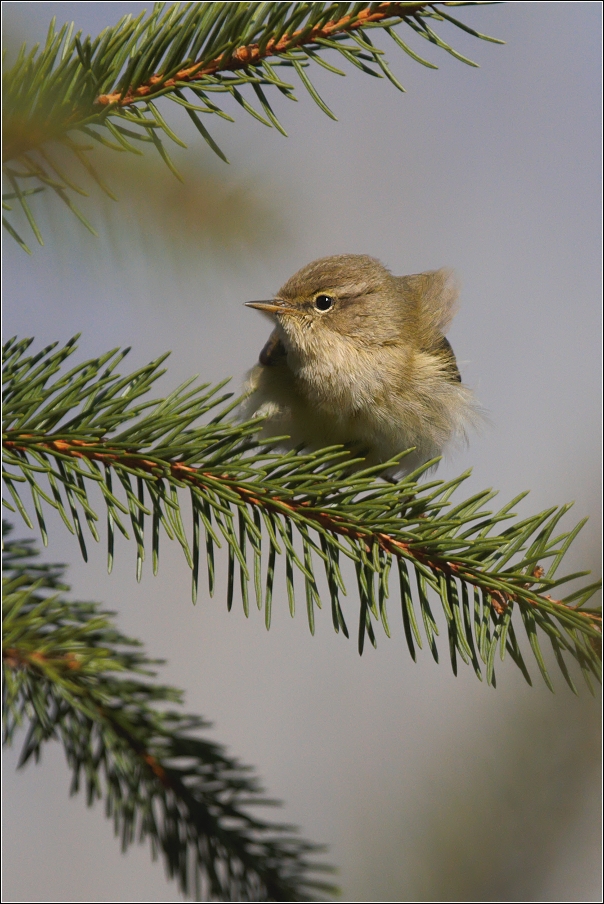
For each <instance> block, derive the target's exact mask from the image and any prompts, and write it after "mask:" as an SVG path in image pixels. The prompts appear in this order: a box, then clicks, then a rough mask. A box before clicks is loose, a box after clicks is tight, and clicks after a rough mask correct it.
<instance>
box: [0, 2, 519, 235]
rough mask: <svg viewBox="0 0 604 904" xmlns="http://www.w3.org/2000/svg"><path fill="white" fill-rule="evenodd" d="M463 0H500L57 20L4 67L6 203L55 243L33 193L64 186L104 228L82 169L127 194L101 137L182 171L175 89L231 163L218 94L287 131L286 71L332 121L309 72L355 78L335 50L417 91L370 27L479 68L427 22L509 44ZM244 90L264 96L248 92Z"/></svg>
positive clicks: (187, 10)
mask: <svg viewBox="0 0 604 904" xmlns="http://www.w3.org/2000/svg"><path fill="white" fill-rule="evenodd" d="M460 5H470V6H483V5H489V4H485V3H482V2H475V3H465V4H460V3H453V2H439V3H412V2H406V3H405V2H403V3H366V2H361V3H332V2H327V3H325V2H320V3H307V2H302V3H259V2H252V3H227V2H202V3H185V4H180V3H176V4H174V5H172V6H167V5H166V4H165V3H157V4H155V7H154V9H153V11H152V12H151V14H150V15H149V16H147V17H145V14H144V13H142V14H141V15H140V16H138V17H137V18H132V16H125V17H124V18H123V19H122V20H120V22H118V24H117V25H115V26H113V27H112V28H107V29H105V30H104V31H103V32H102V33H101V34H100V35H99V36H98V37H96V38H93V37H90V36H88V37H83V36H82V34H81V32H78V33H77V34H74V33H73V24H72V25H64V26H63V27H62V28H61V29H60V30H58V31H57V30H56V27H55V22H54V20H53V21H52V23H51V25H50V28H49V30H48V36H47V40H46V43H45V45H44V46H43V47H42V48H40V47H38V45H36V46H35V47H34V48H33V49H32V50H31V51H29V52H28V51H27V48H26V47H25V46H23V47H22V48H21V50H20V52H19V55H18V57H17V59H16V61H15V63H14V64H13V66H12V67H11V68H10V69H9V71H7V72H6V73H5V76H4V104H3V135H4V146H3V153H4V157H3V172H4V175H5V178H6V179H7V181H8V184H9V185H10V191H9V192H8V193H7V194H6V195H5V196H4V208H5V209H6V210H7V211H8V212H11V211H12V207H13V204H12V203H11V202H17V204H18V206H19V207H20V209H21V211H22V212H23V214H24V215H25V217H26V219H27V222H28V224H29V226H30V228H31V230H32V232H33V234H34V237H35V238H36V240H37V241H38V242H39V243H40V244H42V241H43V240H42V235H41V232H40V229H39V226H38V224H37V221H36V218H35V215H34V211H33V210H32V207H31V205H30V202H29V200H28V198H29V196H30V195H32V194H34V193H36V192H39V191H41V190H44V191H51V192H53V193H54V194H55V195H56V196H57V197H58V198H59V199H60V200H61V201H62V202H63V203H64V204H65V205H66V206H67V207H68V208H69V209H70V210H71V211H72V213H74V215H75V216H76V217H78V218H79V219H80V221H81V222H82V223H83V225H84V226H86V228H87V229H89V230H90V231H91V232H93V233H94V232H95V230H94V227H93V226H92V225H91V223H89V222H88V220H87V218H86V217H85V216H84V214H83V213H82V212H81V210H80V209H79V207H78V206H77V205H76V204H75V203H74V199H73V195H74V194H76V195H80V196H81V195H84V196H86V195H87V194H88V192H87V190H86V189H85V188H84V187H83V186H82V184H81V182H82V177H81V172H78V169H79V170H80V171H81V170H83V171H84V172H85V173H86V174H87V176H88V177H89V179H91V180H92V182H93V183H95V184H96V185H97V186H98V187H99V188H100V189H101V190H102V191H104V192H105V193H106V194H107V195H108V196H109V197H115V196H114V194H113V192H112V189H111V188H110V187H109V185H108V184H106V181H105V179H104V178H103V177H102V176H101V174H100V173H99V171H98V168H97V166H95V165H93V163H92V160H91V152H92V151H93V150H94V149H95V146H97V145H102V146H103V147H105V148H109V149H112V150H113V151H118V152H122V153H124V152H127V153H133V154H140V153H141V145H142V147H143V148H144V146H145V145H152V146H153V147H154V148H155V149H156V150H157V152H158V153H159V155H160V157H161V158H162V159H163V161H164V162H165V163H166V165H167V166H168V167H169V168H170V169H171V170H172V171H173V173H174V174H175V175H176V176H177V177H178V178H180V176H179V173H178V170H177V169H176V167H175V165H174V163H173V162H172V160H171V158H170V155H169V153H168V150H167V147H166V142H167V141H168V142H170V143H175V144H177V145H180V146H186V145H185V143H184V142H183V141H182V139H181V138H179V136H178V135H177V134H176V132H175V131H174V129H173V127H172V126H171V125H170V123H169V121H168V117H167V109H166V108H165V107H162V108H161V109H160V107H159V106H158V103H157V101H160V102H161V99H162V98H164V99H165V100H166V101H171V102H173V103H175V104H176V105H177V106H178V107H179V108H180V109H181V110H182V109H184V110H185V111H186V113H187V115H188V116H189V118H190V120H191V122H192V123H193V125H194V126H195V128H196V129H197V131H198V132H199V133H200V135H201V137H202V138H203V140H204V141H205V142H206V143H207V144H208V145H209V147H210V148H211V149H212V151H213V152H214V153H215V154H217V155H218V156H219V157H220V158H221V159H222V160H224V161H226V157H225V155H224V153H223V152H222V150H221V149H220V148H219V147H218V145H217V143H216V141H215V140H214V138H213V137H212V135H211V133H210V130H209V129H208V128H207V126H206V124H205V122H204V121H203V120H207V117H211V116H218V117H220V118H223V119H226V120H229V121H233V120H232V117H231V116H230V115H229V113H227V112H226V111H225V110H224V109H222V107H221V105H220V103H219V102H218V101H219V99H220V95H223V96H226V97H225V99H227V98H233V99H234V100H235V101H236V102H237V103H238V104H239V105H240V106H241V107H242V108H243V109H244V110H245V111H246V112H247V113H249V114H250V115H251V116H253V117H254V118H256V119H258V120H259V121H260V122H262V123H264V124H265V125H267V126H269V127H275V128H276V129H277V130H278V131H280V132H281V133H282V134H284V135H285V134H286V132H285V129H284V128H283V126H282V125H281V123H280V122H279V120H278V118H277V116H276V114H275V112H274V110H273V108H272V105H271V101H270V99H269V95H268V94H267V93H266V92H267V91H271V92H273V91H274V90H275V89H276V90H277V91H279V93H280V94H281V95H283V96H284V97H286V98H288V99H290V100H296V97H295V94H294V85H293V84H291V83H290V82H289V81H287V80H285V78H284V77H282V75H281V72H287V71H290V72H291V73H292V74H295V76H296V77H297V78H298V80H299V82H300V83H301V85H302V86H303V88H304V89H305V90H306V91H307V92H308V93H309V95H310V96H311V97H312V99H313V100H314V102H315V103H316V104H317V105H318V106H319V107H320V108H321V109H322V110H323V111H324V112H325V113H326V114H327V115H328V116H331V117H332V118H335V116H334V114H333V113H332V112H331V110H330V109H329V107H328V106H327V104H326V103H325V101H324V100H323V99H322V98H321V97H320V95H319V93H318V92H317V90H316V88H315V87H314V85H313V83H312V80H311V79H310V77H309V75H308V69H309V68H312V66H313V64H315V63H316V64H318V65H320V66H321V67H322V68H325V69H327V70H328V71H330V72H333V73H337V74H340V75H344V74H345V73H344V71H343V70H341V69H339V68H338V67H336V66H334V65H333V63H331V62H329V58H333V54H334V53H337V54H339V55H340V56H341V57H342V58H343V60H345V61H346V62H348V63H351V64H352V65H353V66H355V67H357V68H359V69H361V71H363V72H365V73H367V74H370V75H373V76H376V77H378V78H383V77H385V78H387V79H388V80H389V81H391V82H392V83H393V84H394V85H395V86H396V87H397V88H399V89H400V90H404V88H403V86H402V85H401V84H400V82H399V80H398V79H397V77H396V76H395V75H394V74H393V73H392V72H391V70H390V67H389V65H388V63H387V61H386V57H385V53H384V50H383V49H381V48H379V47H378V46H377V45H376V44H375V43H374V42H373V41H372V40H371V39H370V36H369V33H370V32H371V33H372V34H374V35H375V34H376V30H378V31H381V32H384V33H385V34H386V35H388V37H390V38H391V39H392V42H393V43H392V45H391V46H393V47H395V48H397V51H398V49H401V50H403V51H404V52H405V53H406V54H407V55H409V56H410V57H411V58H412V59H415V60H416V61H419V62H421V63H423V64H424V65H427V66H429V67H431V68H436V67H435V66H434V64H432V63H430V62H428V61H426V60H424V59H423V58H422V57H421V56H420V55H419V54H418V53H417V52H416V51H415V50H413V48H412V47H410V46H408V44H407V43H406V42H405V41H403V40H402V38H401V37H400V34H399V33H398V31H397V30H396V29H398V28H399V26H404V27H406V28H407V29H408V30H409V31H413V32H414V33H415V34H417V35H419V36H420V37H422V38H424V39H425V40H427V41H429V42H430V43H432V44H434V45H435V46H436V47H439V48H440V49H441V50H445V51H446V52H447V53H450V54H452V55H453V56H454V57H456V58H457V59H459V60H461V61H462V62H465V63H468V64H469V65H472V66H475V65H476V63H474V62H473V61H472V60H469V59H468V58H467V57H464V56H463V55H462V54H460V53H459V52H458V51H456V50H455V49H454V48H453V47H452V46H451V45H450V44H449V43H448V42H447V41H445V40H444V39H443V37H442V36H441V35H439V34H437V33H436V32H435V31H434V29H433V28H432V27H430V25H429V24H428V23H429V22H432V23H433V24H438V25H439V26H440V25H445V26H446V27H450V26H454V27H457V28H459V29H461V30H462V31H464V32H466V33H469V34H471V35H473V36H474V37H477V38H480V39H482V40H486V41H491V42H494V43H503V42H502V41H499V40H498V39H496V38H491V37H489V36H488V35H484V34H481V33H479V32H477V31H475V30H474V29H472V28H470V27H469V26H467V25H465V24H464V23H463V22H461V21H459V20H458V19H457V18H456V17H455V16H453V15H451V14H450V12H445V11H444V8H445V7H446V8H447V9H453V8H455V7H457V6H460ZM245 91H249V92H250V94H251V98H250V95H248V96H247V97H246V96H244V92H245ZM187 92H188V93H187ZM254 100H255V101H257V102H258V104H259V107H260V109H257V107H256V106H255V105H254V103H253V102H252V101H254ZM5 224H6V227H7V229H8V231H9V233H10V235H11V236H12V237H13V238H15V239H16V241H17V242H18V243H19V244H20V245H21V247H22V248H23V249H24V250H26V251H29V250H30V249H29V248H28V246H27V244H26V242H25V240H24V239H23V238H22V237H21V236H20V234H19V233H18V231H17V230H16V228H15V226H14V224H13V223H11V222H9V220H8V219H6V218H5Z"/></svg>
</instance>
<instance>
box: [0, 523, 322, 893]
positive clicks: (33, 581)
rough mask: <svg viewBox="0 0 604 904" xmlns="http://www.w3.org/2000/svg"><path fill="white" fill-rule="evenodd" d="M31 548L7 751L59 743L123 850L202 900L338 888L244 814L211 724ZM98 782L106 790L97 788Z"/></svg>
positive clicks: (9, 668)
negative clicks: (139, 852) (140, 853)
mask: <svg viewBox="0 0 604 904" xmlns="http://www.w3.org/2000/svg"><path fill="white" fill-rule="evenodd" d="M34 555H36V553H35V552H34V551H33V549H32V547H31V541H21V542H18V541H17V542H16V541H12V540H10V539H9V541H8V542H7V544H6V548H5V553H4V572H5V576H4V579H3V591H4V592H3V614H4V639H3V665H4V718H5V740H6V741H7V742H9V743H10V742H11V741H12V740H13V738H14V736H15V733H16V731H17V729H18V728H20V727H26V728H27V735H26V739H25V741H24V744H23V748H22V753H21V758H20V765H24V764H25V763H27V762H28V761H29V760H30V759H31V758H32V757H33V758H34V759H35V760H38V759H39V757H40V754H41V750H42V747H43V745H44V744H45V743H46V742H47V741H49V740H52V739H59V740H61V741H62V743H63V745H64V748H65V753H66V756H67V761H68V764H69V766H70V769H71V771H72V774H73V779H72V793H75V792H76V791H78V790H79V789H80V785H81V784H83V785H84V786H85V788H86V794H87V800H88V803H89V805H90V804H92V803H93V802H94V801H95V800H96V799H101V798H104V799H105V803H106V812H107V815H108V816H110V817H112V818H113V822H114V827H115V833H116V835H118V834H119V835H120V836H121V840H122V846H123V848H124V849H126V848H127V847H129V845H130V844H132V843H133V842H134V841H135V840H136V839H137V837H138V838H139V839H140V840H143V839H144V838H148V839H149V840H150V843H151V850H152V853H153V856H154V857H156V856H157V853H161V854H162V856H163V859H164V861H165V864H166V867H167V870H168V874H169V876H170V877H171V878H173V879H176V880H177V881H178V884H179V887H180V889H181V891H182V892H183V893H184V894H186V895H194V896H195V898H196V900H202V899H203V900H212V899H216V898H218V899H219V900H225V901H316V900H320V899H319V898H317V892H324V893H325V892H327V893H333V892H334V890H335V889H334V888H333V886H331V885H329V884H328V883H326V882H322V881H320V880H318V879H316V878H314V876H313V873H316V872H317V871H321V870H323V871H325V870H326V869H327V867H325V866H324V865H321V864H320V863H319V864H318V863H316V862H314V860H312V859H310V858H311V857H313V855H316V854H318V853H319V852H320V851H321V848H320V847H319V846H317V845H312V844H309V843H307V842H305V841H303V840H301V839H300V838H299V837H298V836H297V835H296V834H295V831H294V830H293V829H292V827H291V826H286V825H281V824H278V823H271V822H266V821H265V820H263V819H260V818H258V817H257V816H253V815H251V814H250V812H249V810H250V807H252V808H253V807H257V806H266V805H270V804H274V803H275V802H274V801H267V800H265V799H264V798H263V797H262V789H261V788H260V786H259V784H258V781H257V780H256V779H255V778H254V777H253V776H252V775H251V774H250V769H249V767H246V766H243V765H242V764H240V763H239V762H238V761H237V760H235V759H232V758H230V757H228V756H227V755H226V754H225V752H224V750H223V748H222V747H220V746H219V745H217V744H213V743H211V742H208V741H205V740H202V739H201V738H199V736H198V733H199V730H200V729H204V728H207V727H208V723H207V722H205V721H204V720H203V719H201V718H199V717H197V716H187V715H184V714H182V713H180V712H178V711H176V710H174V709H173V708H172V709H169V710H162V709H161V708H158V707H161V706H162V705H163V706H165V705H166V704H168V705H169V706H170V707H174V705H177V704H180V703H181V701H182V693H181V692H180V691H179V690H177V689H176V688H173V687H167V686H164V685H160V684H156V683H154V682H153V681H152V680H150V679H152V678H153V676H154V674H155V671H154V667H155V666H157V665H158V664H161V661H160V660H151V659H149V658H148V656H147V655H146V654H145V653H144V652H143V651H142V650H141V645H140V643H139V642H138V641H135V640H132V639H131V638H128V637H124V636H123V635H121V634H120V633H119V632H118V631H117V630H116V628H115V627H114V626H113V624H112V621H111V615H112V613H110V612H105V611H103V610H101V609H100V608H99V606H98V605H97V604H95V603H84V602H79V601H73V600H67V599H66V598H65V596H64V593H65V591H67V590H68V589H69V588H68V587H67V585H65V584H64V582H63V569H62V566H52V565H36V564H35V563H34V562H33V561H32V559H33V556H34ZM103 779H104V781H103Z"/></svg>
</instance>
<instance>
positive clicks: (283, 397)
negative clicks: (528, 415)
mask: <svg viewBox="0 0 604 904" xmlns="http://www.w3.org/2000/svg"><path fill="white" fill-rule="evenodd" d="M457 297H458V289H457V286H456V282H455V279H454V275H453V272H452V271H451V270H449V269H446V268H441V269H439V270H430V271H427V272H425V273H416V274H412V275H409V276H394V275H393V274H392V273H391V272H390V270H389V269H388V268H387V267H386V266H385V265H384V264H382V263H381V262H380V261H379V260H377V259H376V258H374V257H370V256H368V255H364V254H339V255H334V256H330V257H324V258H320V259H319V260H315V261H312V262H311V263H309V264H307V265H306V266H305V267H302V269H300V270H298V271H297V272H296V273H295V274H294V275H293V276H292V277H291V278H290V279H288V280H287V282H286V283H285V284H284V285H283V286H282V288H281V289H280V290H279V291H278V292H277V293H276V295H275V296H274V297H273V298H272V299H270V300H266V301H248V302H246V303H245V304H246V305H247V306H248V307H250V308H255V309H257V310H259V311H261V312H263V313H264V314H266V315H268V316H269V317H270V319H271V320H272V321H273V324H274V329H273V331H272V333H271V335H270V337H269V339H268V341H267V342H266V344H265V345H264V347H263V348H262V350H261V352H260V356H259V360H258V363H257V364H256V366H255V367H253V368H252V370H251V371H250V372H249V373H248V375H247V379H246V383H245V389H244V392H245V401H244V402H243V405H242V412H241V413H242V416H243V417H245V418H251V417H262V418H263V423H262V426H261V431H260V438H261V439H269V438H270V437H276V436H283V435H286V436H287V437H288V439H286V440H280V441H279V442H280V445H281V447H283V448H286V449H288V448H295V447H297V446H304V447H306V448H307V449H308V450H309V451H315V450H318V449H321V448H324V447H327V446H333V445H336V444H337V445H339V444H341V445H344V446H346V447H348V448H349V450H350V452H351V454H352V455H353V456H355V457H356V458H357V459H358V461H356V462H355V464H354V467H353V470H355V469H356V470H359V469H362V468H368V467H373V466H378V465H380V464H386V463H388V462H390V465H389V466H388V467H385V468H384V472H383V476H385V477H386V478H387V479H394V480H396V479H398V478H400V477H402V476H404V475H405V474H409V473H410V472H412V471H414V470H416V469H418V468H419V467H420V466H421V465H424V464H425V463H426V462H429V461H432V460H433V459H435V458H437V457H439V456H440V455H441V453H442V451H443V449H444V448H445V447H447V446H449V445H451V444H455V443H456V442H459V441H466V440H467V435H468V431H469V430H470V429H471V428H474V427H476V426H478V424H479V422H480V420H481V417H482V414H481V409H480V406H479V404H478V402H477V400H476V399H475V397H474V395H473V393H472V392H471V390H470V389H469V388H468V387H467V386H465V385H464V384H463V382H462V379H461V375H460V372H459V369H458V366H457V361H456V358H455V354H454V352H453V349H452V348H451V345H450V343H449V341H448V339H447V338H446V336H445V333H446V331H447V329H448V327H449V325H450V322H451V320H452V318H453V316H454V314H455V310H456V301H457ZM408 450H412V451H408ZM404 452H407V454H406V455H405V456H403V457H401V458H400V461H398V462H397V464H395V465H392V463H391V460H392V459H393V458H395V457H397V456H400V455H402V453H404ZM378 470H379V469H378Z"/></svg>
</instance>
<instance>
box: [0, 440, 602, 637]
mask: <svg viewBox="0 0 604 904" xmlns="http://www.w3.org/2000/svg"><path fill="white" fill-rule="evenodd" d="M28 440H29V442H28ZM32 440H33V442H32ZM3 445H4V447H5V448H6V449H11V450H13V451H15V452H22V453H26V452H27V451H28V450H29V449H30V448H31V447H32V445H33V446H35V447H36V448H38V449H40V451H42V452H46V453H49V452H50V453H51V454H52V453H53V452H58V453H59V454H60V455H67V456H69V457H71V458H86V459H88V460H89V461H96V462H99V463H100V464H104V465H109V466H116V465H123V466H125V467H127V468H132V469H135V470H139V471H146V472H147V473H148V474H149V475H150V476H152V477H154V478H156V479H160V478H162V477H168V476H172V477H174V478H176V480H178V481H181V482H184V483H188V484H190V485H193V486H205V487H207V488H208V489H212V488H216V487H218V486H220V485H223V486H228V488H229V490H230V491H231V492H233V493H236V494H237V495H238V496H239V498H240V499H241V500H243V501H244V502H245V503H246V504H248V505H251V506H255V507H257V508H260V509H263V510H264V511H271V512H273V513H275V514H284V509H285V510H286V511H290V512H292V514H294V515H295V514H296V513H300V514H301V515H303V517H304V518H305V520H306V521H311V522H312V521H314V522H315V523H316V524H317V525H319V526H321V527H323V528H325V529H326V530H329V531H331V532H332V533H334V534H337V535H339V536H342V537H347V538H349V539H351V540H360V541H362V542H363V543H364V544H365V550H366V551H367V552H370V551H371V548H372V546H373V544H374V543H377V544H378V545H379V546H380V548H381V549H382V550H383V551H384V552H386V553H390V554H391V555H396V556H404V557H405V558H409V559H415V560H416V561H417V562H420V563H421V564H423V565H425V566H427V567H428V568H430V570H431V571H432V572H433V573H434V574H435V575H436V576H437V577H438V576H439V575H440V574H445V575H451V576H454V577H457V578H459V579H460V580H464V581H467V582H468V583H469V584H471V585H477V584H478V585H480V586H481V587H483V589H484V590H486V592H487V593H488V595H489V599H490V600H491V603H492V605H493V608H494V610H495V611H496V612H497V614H498V615H502V614H503V613H504V612H505V610H506V609H507V607H508V605H509V604H510V603H511V602H513V601H514V600H517V599H518V596H517V595H516V594H514V593H513V592H511V591H510V592H508V593H506V592H504V591H502V590H499V589H496V588H489V587H485V586H484V584H485V582H484V581H479V580H478V576H477V574H475V573H474V572H472V571H471V570H467V569H464V568H462V567H460V565H458V564H457V563H456V562H448V561H447V560H445V559H437V558H436V560H435V557H434V556H432V555H430V554H429V553H426V552H423V551H422V550H421V549H420V548H418V545H416V544H410V543H405V542H404V541H403V540H398V539H397V538H395V537H392V536H391V535H390V534H385V533H382V532H379V531H372V530H370V529H369V528H366V527H363V526H361V525H354V524H351V523H350V522H347V521H346V520H345V519H343V518H341V517H340V516H339V515H337V514H336V513H334V512H331V511H327V510H325V509H317V508H313V507H311V505H310V503H309V502H297V501H295V500H291V499H283V498H278V497H277V496H271V495H270V494H268V493H266V494H259V493H258V491H257V489H254V490H252V489H251V488H249V487H247V486H246V485H245V484H244V483H241V482H238V481H237V480H234V479H233V478H231V477H229V475H228V474H220V475H216V474H209V473H208V472H206V471H203V470H202V469H201V468H193V467H191V466H190V465H186V464H184V463H183V462H179V461H166V462H162V463H161V464H158V463H157V462H155V461H152V460H150V459H147V458H145V457H144V456H141V455H139V454H137V453H135V452H132V453H131V452H129V451H127V450H122V449H119V450H118V449H114V450H111V447H107V446H105V443H103V442H102V441H99V442H96V443H90V442H85V441H84V440H76V439H74V440H69V441H67V440H62V439H56V440H38V439H37V438H34V437H33V436H31V435H28V434H24V435H23V436H22V437H20V438H19V439H15V440H9V439H6V440H5V441H4V443H3ZM104 448H107V451H104ZM542 573H543V572H542V571H541V574H542ZM541 574H539V570H538V569H537V570H535V571H534V572H533V576H534V577H535V579H536V580H537V579H538V578H539V577H540V576H541ZM524 586H525V587H528V586H529V585H524ZM522 599H523V601H524V602H528V603H530V604H531V605H533V606H536V605H537V603H536V602H535V600H532V599H530V598H528V597H524V596H523V597H522ZM543 599H547V601H548V602H549V603H553V604H555V605H557V606H560V607H561V608H563V609H564V610H566V611H568V610H569V609H571V610H574V607H573V606H567V605H566V604H565V603H563V602H562V601H561V600H556V599H553V598H552V597H550V596H549V595H546V594H544V595H543ZM574 611H576V610H574ZM578 614H580V615H582V616H583V617H585V619H586V620H587V621H588V622H589V623H593V624H594V626H598V625H599V623H600V618H599V616H597V615H596V614H594V613H589V612H581V613H578Z"/></svg>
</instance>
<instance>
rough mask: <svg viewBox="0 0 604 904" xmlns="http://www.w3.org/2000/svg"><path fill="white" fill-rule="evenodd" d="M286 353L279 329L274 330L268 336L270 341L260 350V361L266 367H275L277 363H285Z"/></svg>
mask: <svg viewBox="0 0 604 904" xmlns="http://www.w3.org/2000/svg"><path fill="white" fill-rule="evenodd" d="M286 355H287V352H286V350H285V346H284V345H283V343H282V342H281V340H280V339H279V333H278V332H277V330H273V332H272V333H271V334H270V336H269V337H268V342H267V343H266V345H265V346H264V348H263V349H262V351H261V352H260V358H259V361H260V363H261V364H263V365H264V366H265V367H275V365H277V364H282V363H284V359H285V357H286Z"/></svg>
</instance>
